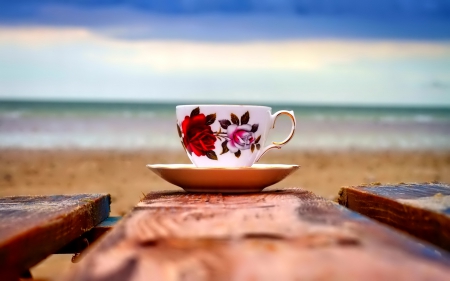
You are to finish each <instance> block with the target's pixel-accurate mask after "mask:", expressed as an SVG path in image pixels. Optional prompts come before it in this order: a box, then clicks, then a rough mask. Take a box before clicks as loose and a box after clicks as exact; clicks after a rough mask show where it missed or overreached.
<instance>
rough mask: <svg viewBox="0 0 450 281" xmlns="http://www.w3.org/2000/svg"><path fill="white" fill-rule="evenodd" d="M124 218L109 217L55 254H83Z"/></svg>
mask: <svg viewBox="0 0 450 281" xmlns="http://www.w3.org/2000/svg"><path fill="white" fill-rule="evenodd" d="M121 218H122V217H109V218H107V219H105V220H104V221H102V222H101V223H100V224H98V225H96V226H95V227H94V228H92V229H91V230H89V231H87V232H85V233H83V235H81V236H80V237H78V238H76V239H75V240H73V241H72V242H70V243H69V244H67V245H65V246H64V247H63V248H61V249H59V250H58V251H57V252H56V253H55V254H74V253H81V252H82V251H84V250H85V249H86V248H87V247H89V246H90V245H91V244H92V243H94V242H95V241H97V240H98V239H99V238H100V237H102V236H103V235H105V234H106V233H107V232H108V231H110V230H111V229H112V228H113V227H114V226H115V225H116V224H117V222H119V220H120V219H121Z"/></svg>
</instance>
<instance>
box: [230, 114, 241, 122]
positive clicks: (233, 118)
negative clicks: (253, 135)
mask: <svg viewBox="0 0 450 281" xmlns="http://www.w3.org/2000/svg"><path fill="white" fill-rule="evenodd" d="M231 122H232V123H233V124H236V125H239V118H238V117H237V116H236V114H234V113H231Z"/></svg>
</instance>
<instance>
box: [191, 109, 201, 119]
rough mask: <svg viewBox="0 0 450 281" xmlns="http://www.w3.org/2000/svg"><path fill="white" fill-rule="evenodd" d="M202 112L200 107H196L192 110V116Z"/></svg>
mask: <svg viewBox="0 0 450 281" xmlns="http://www.w3.org/2000/svg"><path fill="white" fill-rule="evenodd" d="M199 114H200V107H196V108H194V109H193V110H192V111H191V118H192V117H194V116H197V115H199Z"/></svg>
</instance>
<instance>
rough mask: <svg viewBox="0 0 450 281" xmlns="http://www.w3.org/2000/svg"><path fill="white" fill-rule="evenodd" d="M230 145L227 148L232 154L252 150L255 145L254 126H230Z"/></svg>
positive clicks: (228, 129)
mask: <svg viewBox="0 0 450 281" xmlns="http://www.w3.org/2000/svg"><path fill="white" fill-rule="evenodd" d="M227 136H228V143H227V147H228V149H229V150H230V151H231V152H232V153H236V152H238V150H246V149H250V147H251V146H252V144H254V143H255V136H254V133H253V132H252V126H250V125H249V124H244V125H240V126H238V125H234V124H233V125H230V126H228V128H227Z"/></svg>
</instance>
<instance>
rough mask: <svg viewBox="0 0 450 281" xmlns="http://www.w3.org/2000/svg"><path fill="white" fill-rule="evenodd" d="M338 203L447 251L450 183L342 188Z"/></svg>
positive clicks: (448, 244) (448, 248) (449, 234)
mask: <svg viewBox="0 0 450 281" xmlns="http://www.w3.org/2000/svg"><path fill="white" fill-rule="evenodd" d="M339 195H340V196H339V204H341V205H343V206H345V207H347V208H349V209H351V210H354V211H356V212H358V213H361V214H363V215H366V216H368V217H370V218H373V219H376V220H378V221H380V222H383V223H386V224H389V225H391V226H393V227H395V228H397V229H401V230H403V231H406V232H408V233H410V234H412V235H414V236H416V237H419V238H421V239H424V240H426V241H429V242H431V243H433V244H436V245H438V246H440V247H442V248H445V249H447V250H450V186H449V185H445V184H399V185H371V186H360V187H344V188H342V189H341V191H340V192H339Z"/></svg>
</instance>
